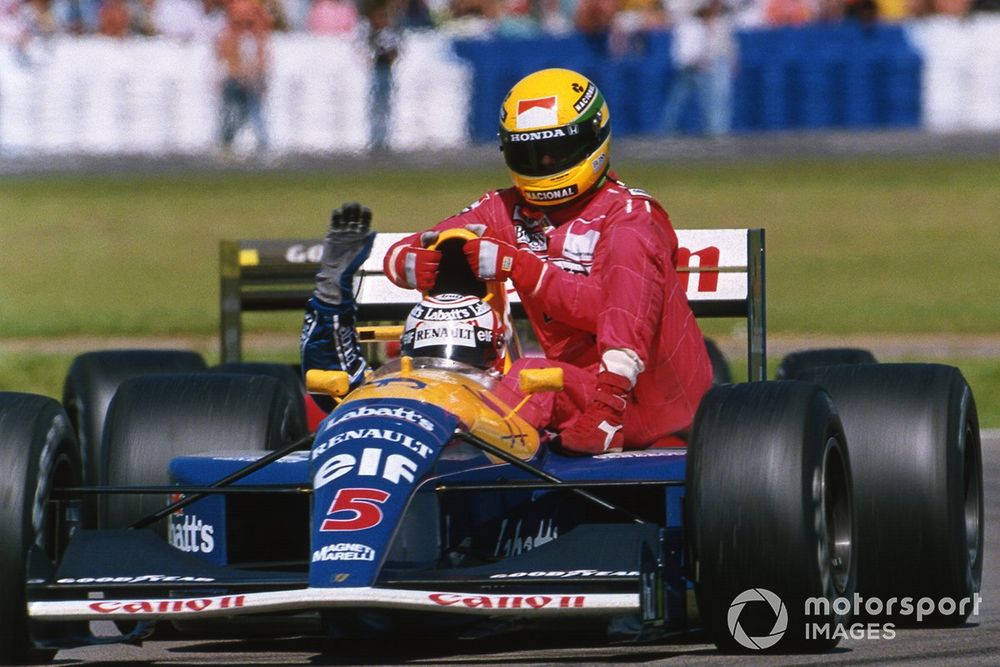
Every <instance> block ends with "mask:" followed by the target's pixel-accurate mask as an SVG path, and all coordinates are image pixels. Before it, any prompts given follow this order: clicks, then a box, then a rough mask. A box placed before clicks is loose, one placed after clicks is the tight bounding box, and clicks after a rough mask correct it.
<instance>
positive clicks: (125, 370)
mask: <svg viewBox="0 0 1000 667" xmlns="http://www.w3.org/2000/svg"><path fill="white" fill-rule="evenodd" d="M204 369H205V360H204V359H202V358H201V355H199V354H197V353H195V352H186V351H182V350H102V351H98V352H87V353H85V354H81V355H80V356H78V357H77V358H76V359H74V360H73V364H72V365H71V366H70V367H69V371H68V372H67V374H66V380H65V382H64V383H63V405H65V406H66V413H67V414H68V415H69V419H70V421H71V422H72V424H73V428H74V429H75V430H76V432H77V436H78V438H79V442H80V456H81V458H82V459H83V466H84V481H85V482H86V483H87V484H93V485H101V484H103V483H104V480H103V479H102V478H101V476H100V465H101V438H102V433H103V431H104V417H105V415H107V412H108V405H110V404H111V399H112V397H114V395H115V392H116V391H117V390H118V387H119V386H120V385H121V383H122V382H124V381H125V380H129V379H131V378H134V377H138V376H140V375H150V374H153V373H195V372H198V371H201V370H204Z"/></svg>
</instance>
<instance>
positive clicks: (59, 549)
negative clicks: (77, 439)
mask: <svg viewBox="0 0 1000 667" xmlns="http://www.w3.org/2000/svg"><path fill="white" fill-rule="evenodd" d="M79 482H80V480H79V478H78V476H77V475H76V474H75V472H74V466H73V464H72V462H71V461H70V459H69V458H68V457H66V456H65V455H64V456H60V457H59V458H58V459H56V461H55V462H54V463H53V467H52V472H51V473H50V476H49V478H48V486H47V493H46V494H45V495H46V497H45V500H44V510H43V512H42V517H41V519H42V524H41V526H39V530H38V535H37V536H36V541H37V544H38V546H40V547H41V548H42V549H43V550H44V552H45V555H46V556H47V557H48V559H49V560H50V561H51V562H52V563H53V564H56V563H58V562H59V559H60V558H61V557H62V553H63V551H64V550H65V549H66V545H67V544H68V543H69V538H70V536H71V535H72V533H73V532H74V531H75V530H76V529H77V528H78V527H79V526H80V524H81V516H80V514H81V505H80V500H79V499H78V498H65V497H60V496H58V495H56V494H53V491H54V490H56V489H59V488H62V487H68V486H74V485H76V484H79Z"/></svg>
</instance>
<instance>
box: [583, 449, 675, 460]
mask: <svg viewBox="0 0 1000 667" xmlns="http://www.w3.org/2000/svg"><path fill="white" fill-rule="evenodd" d="M685 455H687V450H686V449H682V448H673V449H667V448H663V449H646V450H640V451H633V452H608V453H607V454H597V455H595V456H591V457H590V459H588V460H591V461H593V460H597V461H621V460H622V459H645V458H655V457H662V456H685Z"/></svg>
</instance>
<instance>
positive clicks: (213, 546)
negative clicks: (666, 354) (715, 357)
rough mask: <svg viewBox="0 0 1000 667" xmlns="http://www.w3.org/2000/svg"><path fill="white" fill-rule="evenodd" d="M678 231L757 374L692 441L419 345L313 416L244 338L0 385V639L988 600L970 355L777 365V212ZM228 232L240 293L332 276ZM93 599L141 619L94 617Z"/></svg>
mask: <svg viewBox="0 0 1000 667" xmlns="http://www.w3.org/2000/svg"><path fill="white" fill-rule="evenodd" d="M679 237H680V240H681V244H682V245H683V246H684V248H685V250H684V252H682V253H681V256H682V257H683V258H684V261H685V262H686V264H687V265H686V266H682V267H679V268H680V269H681V270H682V271H683V275H685V277H686V278H689V282H688V285H687V288H688V294H689V299H690V301H691V303H692V305H693V307H694V308H695V310H696V313H697V314H699V315H701V316H712V315H716V316H734V315H735V316H740V317H743V318H745V319H746V322H747V331H748V369H749V378H750V380H752V381H751V382H743V383H731V382H720V383H718V384H716V385H715V386H714V387H713V388H712V389H711V390H710V391H709V393H708V394H707V395H706V396H705V398H704V400H703V402H702V403H701V405H700V408H699V411H698V414H697V418H696V421H695V424H694V428H693V432H692V436H691V440H690V442H689V444H688V446H687V447H677V448H669V449H653V450H645V451H626V452H617V453H608V454H604V455H600V456H594V457H587V458H572V457H567V456H564V455H561V454H559V453H557V452H556V451H554V450H553V449H551V448H549V447H547V446H546V444H545V440H546V436H547V434H539V433H538V432H537V431H535V430H534V429H532V428H531V427H530V426H528V425H527V423H526V422H524V420H522V419H521V418H520V416H519V415H518V414H517V406H508V405H504V404H503V403H502V402H501V401H499V400H498V399H497V398H496V396H494V395H493V394H492V392H491V388H492V386H493V383H494V382H496V379H495V378H494V377H492V376H490V375H489V374H486V373H482V372H479V371H476V370H474V369H471V368H468V367H463V366H462V365H461V364H458V363H456V362H451V361H443V360H436V359H426V358H420V357H415V358H409V357H403V358H401V359H397V360H394V361H390V362H387V363H384V364H383V365H381V367H380V368H379V369H378V370H377V371H376V372H375V373H374V375H373V377H371V378H370V379H369V381H367V382H366V383H365V384H364V385H362V386H361V387H360V388H357V389H355V390H354V391H352V392H348V391H347V390H346V384H347V383H346V380H345V378H343V377H340V376H338V375H337V374H336V373H333V374H330V373H326V374H318V375H315V376H313V377H312V378H311V379H310V383H309V384H310V389H311V390H313V391H318V392H325V393H327V394H329V395H330V396H332V397H334V398H336V399H337V400H339V401H340V402H339V404H338V405H337V407H336V408H335V409H334V410H333V412H332V413H331V414H330V415H329V416H328V417H326V418H325V419H323V420H322V421H321V422H320V423H319V425H318V427H317V429H316V432H315V433H312V432H309V430H310V429H308V428H307V427H306V417H305V410H304V407H303V405H304V397H305V391H304V389H303V388H302V387H301V386H298V385H296V384H295V383H296V382H298V380H297V379H296V378H295V377H294V372H293V371H290V370H289V369H287V368H285V370H284V371H281V372H279V371H276V370H275V368H274V367H267V366H266V365H259V364H257V365H254V364H250V365H245V366H242V367H241V366H240V364H238V363H236V359H234V358H232V354H228V355H227V354H224V357H228V358H226V361H227V362H228V363H227V364H224V365H223V367H222V368H217V369H205V368H204V362H203V361H201V360H200V358H198V359H192V356H191V355H190V354H189V353H173V354H160V355H158V354H156V353H153V352H136V351H127V352H103V353H97V354H96V356H95V355H84V356H83V357H81V358H80V359H78V361H77V363H76V364H74V368H73V369H72V370H71V372H70V380H69V382H68V383H67V393H66V397H65V399H64V403H65V406H64V405H62V404H60V403H59V402H57V401H55V400H53V399H50V398H46V397H42V396H36V395H29V394H15V393H0V497H2V498H3V503H2V504H0V538H2V539H0V559H2V567H0V623H2V625H3V627H4V629H5V632H4V633H2V634H0V662H3V663H5V664H16V663H21V662H24V661H27V660H29V659H32V660H34V659H42V660H44V659H47V658H51V657H52V655H53V654H54V653H53V652H54V650H55V649H57V648H60V647H69V646H80V645H86V644H94V643H107V642H115V641H117V642H131V643H135V642H138V641H141V640H142V639H144V638H146V637H149V636H150V635H151V634H152V633H153V632H154V631H155V630H156V629H157V627H162V625H163V624H167V623H172V624H173V625H174V626H175V627H176V628H177V630H179V631H181V632H185V631H197V629H198V628H199V627H204V626H211V627H212V628H213V633H214V634H215V635H216V636H217V635H218V634H219V633H220V632H225V631H227V630H232V631H233V632H234V633H238V629H239V628H240V625H241V623H242V622H243V621H244V619H246V618H250V617H253V620H254V621H255V624H254V626H253V627H254V628H255V630H254V632H255V633H256V634H257V635H260V634H261V633H264V632H267V628H273V632H274V633H276V634H278V633H282V632H290V633H292V634H295V635H299V634H302V633H303V632H306V631H308V632H315V633H320V634H326V635H328V636H354V635H357V634H359V633H366V634H370V633H376V634H377V633H385V634H388V635H392V634H394V633H404V632H405V633H412V632H414V631H420V630H437V631H438V632H442V631H443V632H449V633H454V634H455V635H456V636H458V635H462V634H468V635H477V636H481V635H482V634H484V633H489V632H502V631H509V630H511V629H512V628H517V627H520V626H522V625H523V624H530V625H531V626H532V627H539V626H540V625H541V624H549V625H551V626H552V628H553V629H554V630H556V631H558V630H559V629H560V628H563V629H571V628H572V629H575V630H579V629H580V628H589V629H591V630H592V631H593V632H604V633H607V636H609V637H614V638H621V637H623V636H625V637H629V636H630V637H633V638H635V639H637V640H640V641H666V640H669V638H670V637H671V636H672V634H674V633H676V632H684V631H687V630H691V629H694V628H703V629H704V630H706V631H707V632H708V635H709V636H710V637H711V639H712V641H714V642H715V643H716V644H717V645H718V646H719V647H720V649H723V650H727V651H728V650H733V651H740V650H746V651H750V650H779V651H785V652H787V651H817V650H825V649H828V648H830V647H832V646H834V645H835V644H836V643H837V641H838V640H839V639H840V638H841V637H842V636H843V632H844V630H843V629H844V628H846V627H849V625H850V624H851V623H852V622H853V621H852V619H851V618H850V611H851V610H850V609H848V608H847V605H844V604H840V603H839V602H838V601H843V600H848V601H852V600H854V599H855V598H856V596H857V595H861V596H864V597H865V598H871V597H879V598H880V599H883V600H885V599H888V598H890V597H897V598H904V597H910V598H917V597H921V596H937V597H942V596H948V597H950V598H952V599H955V600H962V599H966V598H969V599H971V598H972V597H973V596H975V595H976V594H977V592H978V590H979V586H980V576H981V572H982V563H983V521H982V508H983V493H982V464H981V458H980V443H979V426H978V419H977V416H976V408H975V402H974V400H973V397H972V393H971V391H970V390H969V387H968V385H967V384H966V382H965V380H964V379H963V378H962V376H961V373H960V372H959V371H958V370H957V369H955V368H951V367H947V366H940V365H930V364H906V365H899V364H896V365H894V364H876V363H872V362H873V360H872V359H868V358H867V357H865V358H863V359H856V358H854V357H852V355H850V354H845V351H843V350H826V351H813V352H811V353H808V354H805V355H798V356H797V357H796V359H795V360H789V363H787V364H783V366H782V370H781V372H780V374H781V375H782V377H783V379H781V380H775V381H765V380H764V374H765V367H766V365H765V354H764V352H765V347H764V340H765V339H764V332H765V329H764V280H763V277H764V274H763V259H764V246H763V232H762V231H760V230H701V231H693V232H683V231H682V232H680V234H679ZM393 240H394V239H393V238H392V235H383V236H382V237H380V240H379V245H377V246H376V251H375V252H374V253H373V259H370V260H369V262H368V263H367V264H366V265H365V267H364V269H363V270H362V272H361V274H360V275H359V277H358V281H359V283H358V301H359V303H360V304H361V309H362V311H361V312H362V315H364V314H365V313H367V314H368V316H369V318H370V319H385V318H386V317H387V316H397V317H398V316H399V315H400V313H401V312H405V311H401V310H400V308H401V307H402V306H403V305H404V304H408V303H409V301H411V300H412V296H410V295H408V294H405V293H404V294H399V293H395V292H393V291H392V290H393V289H394V288H392V287H391V286H389V284H388V282H387V281H386V280H385V279H384V276H381V275H380V274H379V271H380V267H381V255H380V253H379V249H380V248H382V249H384V248H385V247H386V246H387V245H389V244H390V243H391V242H392V241H393ZM282 248H285V250H282ZM296 248H297V250H296V253H297V254H296V253H293V252H292V250H293V249H296ZM231 250H232V251H233V256H234V257H235V258H236V259H234V263H233V265H231V266H228V267H226V266H224V271H223V275H224V284H223V308H224V309H226V308H229V309H230V315H231V314H232V310H233V309H234V308H235V311H236V313H237V317H238V313H239V311H240V310H241V309H246V308H247V307H248V306H249V307H255V306H253V305H252V304H255V303H256V304H258V306H257V307H265V306H268V307H270V306H275V305H281V304H284V303H298V304H301V303H303V301H304V300H303V299H301V298H300V297H301V295H298V296H296V295H289V294H286V293H283V292H274V291H270V292H266V293H263V294H262V293H255V294H251V292H250V291H249V290H250V289H251V288H256V287H259V286H260V285H262V284H269V283H270V282H284V281H287V280H288V276H289V275H293V276H298V277H300V278H301V277H305V276H308V277H309V278H311V273H310V271H314V270H315V265H314V264H310V263H308V262H306V261H304V260H306V259H309V258H310V254H309V245H308V244H302V243H297V242H289V243H288V244H284V245H283V244H282V243H280V242H270V243H263V244H262V243H260V242H243V243H242V244H235V245H233V246H232V247H231ZM296 258H298V259H302V260H303V261H302V262H298V261H296ZM314 259H315V258H314ZM226 281H229V282H228V283H227V282H226ZM493 289H497V288H496V287H495V286H494V288H493ZM227 290H228V291H227ZM233 290H235V291H233ZM234 294H235V297H234V296H233V295H234ZM234 298H235V301H236V303H235V305H234V304H233V299H234ZM497 298H498V299H502V298H505V297H504V292H503V290H502V288H500V291H499V292H498V297H497ZM227 299H228V301H227ZM261 304H264V305H261ZM513 306H514V308H513V310H514V312H515V314H516V311H517V308H516V303H515V304H513ZM223 320H224V326H225V327H228V328H227V329H225V331H224V352H225V345H226V344H228V345H229V350H230V352H231V351H232V349H233V347H232V346H233V344H234V342H235V345H237V346H238V344H239V330H238V321H237V325H236V328H235V329H234V328H233V320H232V318H231V317H228V319H227V316H225V315H224V318H223ZM366 335H370V336H372V337H379V335H380V334H379V333H378V331H377V330H375V329H373V330H370V331H369V330H365V331H363V332H362V338H364V337H365V336H366ZM382 335H384V334H382ZM194 356H197V355H194ZM854 356H857V355H854ZM861 356H862V357H864V355H861ZM792 361H794V363H792ZM845 361H849V362H851V363H842V362H845ZM857 361H864V362H867V363H855V362H857ZM154 371H155V372H154ZM283 372H291V373H293V378H292V379H291V380H289V379H288V378H287V377H283V376H282V373H283ZM133 376H134V377H133ZM521 379H522V382H523V386H524V388H525V389H526V390H527V391H553V390H558V389H559V380H558V377H553V376H552V374H546V373H541V374H538V373H535V374H532V373H530V372H529V373H526V374H525V375H524V376H523V377H522V378H521ZM110 394H113V399H112V398H111V397H110ZM556 435H557V434H556ZM970 611H971V608H969V607H964V608H963V610H956V611H955V613H954V614H950V613H949V614H944V613H943V612H939V613H936V614H934V615H932V616H930V617H928V618H925V619H923V620H924V621H925V622H930V621H933V622H934V623H937V624H940V623H952V624H961V623H962V622H963V621H964V620H965V618H966V617H967V616H968V614H969V612H970ZM261 619H264V620H265V621H273V623H267V622H264V623H262V622H261ZM95 620H112V621H116V622H118V626H119V628H120V629H121V634H120V635H119V636H113V637H108V636H99V637H98V636H94V635H93V634H91V631H90V627H91V626H90V625H89V623H88V622H89V621H95ZM819 628H826V629H825V630H819Z"/></svg>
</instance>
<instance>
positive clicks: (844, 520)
mask: <svg viewBox="0 0 1000 667" xmlns="http://www.w3.org/2000/svg"><path fill="white" fill-rule="evenodd" d="M685 512H686V541H687V545H688V549H689V564H690V576H692V577H693V579H694V583H695V594H696V599H697V604H698V612H699V614H700V616H701V619H702V621H703V623H704V624H705V627H706V629H707V631H708V633H709V635H710V636H711V638H712V641H714V642H715V644H716V645H717V646H718V647H719V648H720V650H723V651H727V652H728V651H735V652H740V651H766V650H773V651H782V652H786V651H819V650H825V649H827V648H830V647H832V646H834V645H835V644H836V643H837V641H838V638H836V637H833V636H831V635H829V634H827V635H823V634H811V633H810V631H809V628H810V627H811V624H821V625H827V624H831V625H832V624H838V623H843V622H845V621H846V619H844V618H842V617H840V616H839V615H838V614H837V612H836V610H835V609H833V607H832V604H831V605H830V606H829V607H827V608H826V609H825V610H820V611H813V612H810V613H811V615H807V613H806V610H807V600H809V599H813V600H817V599H824V600H827V601H830V602H831V603H832V600H833V599H835V598H837V597H841V596H843V597H850V596H851V595H853V592H854V582H855V574H856V565H855V558H854V554H853V535H854V528H853V524H852V520H851V516H852V499H851V464H850V460H849V458H848V452H847V445H846V442H845V438H844V434H843V431H842V429H841V426H840V419H839V418H838V417H837V413H836V411H835V409H834V407H833V403H832V402H831V400H830V398H829V396H827V394H826V393H825V392H824V391H823V390H821V389H820V388H819V387H816V386H815V385H811V384H807V383H804V382H754V383H749V384H736V385H721V386H716V387H713V388H712V389H711V390H709V392H708V394H706V395H705V397H704V398H703V399H702V402H701V405H700V407H699V409H698V413H697V415H696V417H695V422H694V430H693V434H692V440H691V445H690V448H689V455H688V468H687V495H686V508H685Z"/></svg>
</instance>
